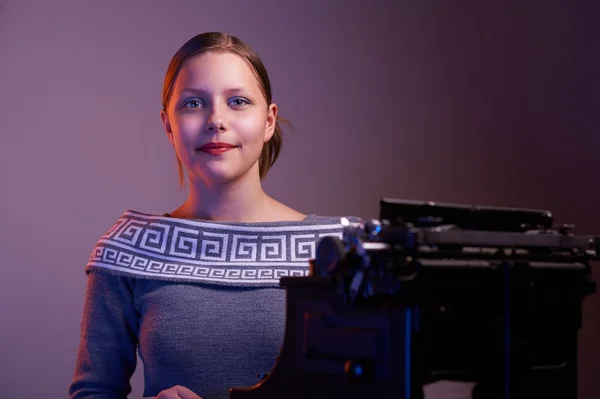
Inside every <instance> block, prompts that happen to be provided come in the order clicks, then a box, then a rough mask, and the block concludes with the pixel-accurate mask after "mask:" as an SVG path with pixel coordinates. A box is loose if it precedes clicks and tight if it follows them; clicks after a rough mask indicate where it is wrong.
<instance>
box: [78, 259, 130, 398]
mask: <svg viewBox="0 0 600 399" xmlns="http://www.w3.org/2000/svg"><path fill="white" fill-rule="evenodd" d="M131 284H132V282H131V280H130V279H128V278H126V277H122V276H116V275H112V274H109V273H106V272H101V271H94V270H92V271H91V272H90V273H89V274H88V280H87V287H86V294H85V300H84V309H83V318H82V322H81V338H80V343H79V349H78V352H77V359H76V365H75V373H74V376H73V380H72V382H71V385H70V386H69V398H70V399H109V398H110V399H126V398H127V395H129V393H130V392H131V385H130V379H131V376H132V374H133V372H134V371H135V367H136V362H137V352H136V347H137V332H138V313H137V311H136V309H135V305H134V302H133V294H132V287H131Z"/></svg>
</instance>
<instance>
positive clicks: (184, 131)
mask: <svg viewBox="0 0 600 399" xmlns="http://www.w3.org/2000/svg"><path fill="white" fill-rule="evenodd" d="M202 126H203V122H202V118H200V117H199V116H198V115H185V116H182V117H178V118H177V119H176V120H175V122H174V123H173V131H174V132H175V140H176V141H177V142H178V144H179V145H180V146H184V147H186V146H188V145H190V144H194V143H195V142H196V141H197V139H198V132H200V131H201V129H202Z"/></svg>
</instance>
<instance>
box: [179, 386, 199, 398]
mask: <svg viewBox="0 0 600 399" xmlns="http://www.w3.org/2000/svg"><path fill="white" fill-rule="evenodd" d="M175 392H177V394H178V395H179V397H181V399H202V398H201V397H200V396H198V395H196V393H195V392H193V391H192V390H191V389H189V388H186V387H184V386H181V385H177V389H176V391H175Z"/></svg>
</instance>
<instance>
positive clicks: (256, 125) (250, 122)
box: [231, 115, 267, 145]
mask: <svg viewBox="0 0 600 399" xmlns="http://www.w3.org/2000/svg"><path fill="white" fill-rule="evenodd" d="M266 123H267V122H266V118H265V116H263V115H249V116H247V117H245V118H239V119H237V120H236V121H235V122H234V123H233V124H232V126H231V127H232V128H233V130H234V131H235V132H236V133H238V134H239V135H240V139H241V140H243V142H244V143H245V144H252V145H261V144H262V142H263V138H264V136H265V128H266Z"/></svg>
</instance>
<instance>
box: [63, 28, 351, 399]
mask: <svg viewBox="0 0 600 399" xmlns="http://www.w3.org/2000/svg"><path fill="white" fill-rule="evenodd" d="M162 99H163V101H162V105H163V108H162V111H161V118H162V122H163V125H164V129H165V132H166V135H167V138H168V140H169V142H170V143H171V145H172V146H173V149H174V151H175V155H176V157H177V161H178V165H179V178H180V183H181V184H184V182H185V180H186V177H185V175H186V174H187V181H188V182H189V197H188V198H187V200H186V201H185V202H184V203H183V204H182V205H181V206H179V207H178V208H176V209H175V210H173V211H172V212H170V213H165V214H163V215H149V214H145V213H141V212H137V211H127V212H125V213H124V214H123V215H122V216H121V217H120V218H119V219H118V220H117V221H116V223H115V224H114V226H113V227H112V228H111V229H110V230H109V231H108V232H107V233H106V234H105V235H104V236H103V237H101V239H100V240H99V241H98V243H97V244H96V246H95V248H94V250H93V252H92V255H91V257H90V260H89V263H88V265H87V268H86V273H87V274H88V283H87V292H86V297H85V308H84V313H83V321H82V330H81V343H80V346H79V351H78V356H77V364H76V369H75V375H74V379H73V381H72V383H71V385H70V387H69V395H70V398H71V399H84V398H86V399H100V398H111V399H121V398H123V399H124V398H126V397H127V395H128V394H129V393H130V392H131V388H130V382H129V381H130V377H131V375H132V374H133V372H134V370H135V368H136V366H137V365H136V359H137V357H136V354H137V352H136V351H138V352H139V356H140V358H141V360H142V363H143V368H144V396H145V397H157V398H161V399H163V398H166V399H171V398H183V399H198V398H199V397H202V398H204V399H214V398H227V397H228V395H229V394H228V389H229V388H231V387H244V386H246V387H247V386H252V385H254V384H256V383H257V382H259V377H258V375H259V374H261V373H268V372H269V371H270V370H271V369H272V367H273V366H274V364H275V360H276V357H277V355H278V352H279V350H280V347H281V345H282V343H283V333H284V318H285V310H284V306H285V297H284V294H285V291H284V290H282V289H281V288H279V278H280V277H281V276H290V275H298V276H301V275H306V274H307V273H308V260H309V259H310V258H312V257H313V256H314V249H315V245H316V243H317V242H318V240H319V239H320V238H321V237H323V236H326V235H341V232H342V226H341V224H340V219H339V217H324V216H316V215H310V214H309V215H307V214H304V213H302V212H299V211H297V210H294V209H291V208H290V207H288V206H286V205H284V204H282V203H280V202H278V201H276V200H275V199H273V198H271V197H270V196H269V195H267V194H266V193H265V192H264V191H263V188H262V185H261V182H262V179H263V178H264V177H265V175H266V174H267V172H268V170H269V168H270V167H271V166H272V165H273V164H274V163H275V161H276V159H277V157H278V154H279V152H280V149H281V144H282V137H281V134H282V132H281V127H280V125H279V123H280V118H279V115H278V108H277V105H276V104H275V103H273V102H272V98H271V86H270V82H269V77H268V74H267V71H266V69H265V67H264V66H263V63H262V62H261V60H260V59H259V57H258V56H257V55H256V54H255V53H254V51H252V49H250V48H249V47H248V46H247V45H246V44H245V43H243V42H242V41H241V40H239V39H238V38H236V37H234V36H230V35H227V34H224V33H215V32H211V33H204V34H200V35H198V36H195V37H193V38H192V39H190V40H189V41H188V42H187V43H185V44H184V45H183V46H182V47H181V48H180V49H179V51H177V53H176V54H175V55H174V57H173V59H172V60H171V63H170V65H169V68H168V71H167V74H166V77H165V82H164V90H163V97H162ZM184 172H186V173H184Z"/></svg>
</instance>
